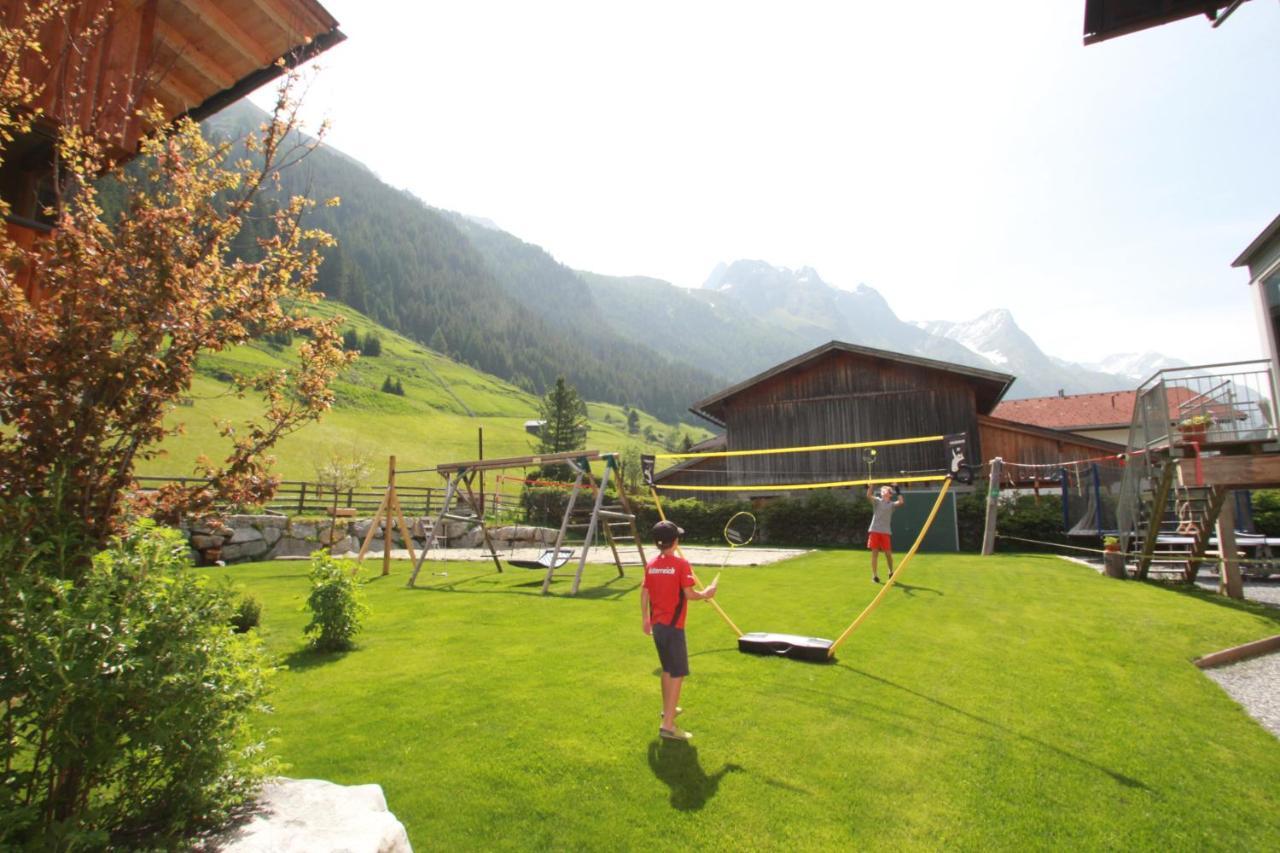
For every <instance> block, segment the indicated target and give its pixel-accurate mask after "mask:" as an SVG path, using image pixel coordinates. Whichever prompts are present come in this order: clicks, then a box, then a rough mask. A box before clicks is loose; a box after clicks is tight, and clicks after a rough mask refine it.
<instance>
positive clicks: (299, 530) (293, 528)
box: [289, 521, 319, 542]
mask: <svg viewBox="0 0 1280 853" xmlns="http://www.w3.org/2000/svg"><path fill="white" fill-rule="evenodd" d="M318 527H319V525H317V524H316V523H315V522H314V521H294V522H292V523H290V525H289V535H290V536H292V537H293V538H294V539H311V540H313V541H317V542H318V541H319V540H318V539H316V530H317V528H318Z"/></svg>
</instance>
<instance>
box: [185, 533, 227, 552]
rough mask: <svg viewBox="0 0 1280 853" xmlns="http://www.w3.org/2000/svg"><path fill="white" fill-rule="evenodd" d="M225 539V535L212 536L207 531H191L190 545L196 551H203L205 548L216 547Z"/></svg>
mask: <svg viewBox="0 0 1280 853" xmlns="http://www.w3.org/2000/svg"><path fill="white" fill-rule="evenodd" d="M224 541H226V537H225V536H214V535H211V534H207V533H192V534H191V547H193V548H195V549H196V550H197V551H203V550H204V549H205V548H218V547H221V545H222V543H223V542H224Z"/></svg>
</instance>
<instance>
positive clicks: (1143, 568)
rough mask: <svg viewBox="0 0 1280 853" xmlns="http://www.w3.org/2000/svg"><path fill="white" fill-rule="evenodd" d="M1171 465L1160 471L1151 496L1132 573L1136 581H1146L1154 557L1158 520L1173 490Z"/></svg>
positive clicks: (1166, 465)
mask: <svg viewBox="0 0 1280 853" xmlns="http://www.w3.org/2000/svg"><path fill="white" fill-rule="evenodd" d="M1173 465H1174V463H1173V461H1172V460H1170V461H1169V462H1166V463H1165V464H1164V467H1163V468H1161V469H1160V482H1159V484H1158V485H1157V486H1156V491H1155V494H1154V495H1153V496H1152V500H1151V512H1150V513H1149V514H1148V515H1147V529H1146V531H1145V532H1144V533H1143V536H1142V553H1141V554H1140V555H1139V556H1138V567H1137V569H1136V570H1135V571H1134V573H1133V576H1134V577H1136V578H1137V579H1138V580H1146V579H1147V572H1148V570H1150V568H1151V558H1152V557H1153V556H1154V555H1155V550H1156V538H1157V537H1158V536H1159V535H1160V519H1161V518H1163V517H1164V508H1165V507H1166V506H1168V505H1169V491H1170V490H1171V489H1172V488H1173Z"/></svg>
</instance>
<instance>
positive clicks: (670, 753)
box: [649, 738, 742, 812]
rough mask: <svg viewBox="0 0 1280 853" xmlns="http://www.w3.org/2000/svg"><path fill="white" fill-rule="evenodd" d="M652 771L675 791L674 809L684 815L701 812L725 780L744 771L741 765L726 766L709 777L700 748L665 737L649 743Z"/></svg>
mask: <svg viewBox="0 0 1280 853" xmlns="http://www.w3.org/2000/svg"><path fill="white" fill-rule="evenodd" d="M649 769H650V770H652V771H653V775H654V776H657V777H658V778H659V779H661V780H662V782H663V783H665V784H666V786H667V787H668V788H670V789H671V807H672V808H674V809H676V810H677V811H682V812H694V811H698V810H699V809H701V808H702V807H703V806H705V805H706V804H707V800H710V799H711V798H712V797H714V796H715V795H716V791H717V790H718V789H719V787H720V780H721V779H723V778H724V777H725V776H726V775H728V774H730V773H736V772H738V771H740V770H742V768H741V767H739V766H738V765H737V764H726V765H725V766H724V767H721V768H720V769H719V770H717V771H716V772H715V773H713V774H712V775H710V776H708V775H707V772H706V771H705V770H703V769H702V764H701V763H700V762H699V761H698V748H697V747H696V746H692V745H690V744H689V743H687V742H682V741H676V740H664V739H662V738H658V739H657V740H654V741H651V742H650V743H649Z"/></svg>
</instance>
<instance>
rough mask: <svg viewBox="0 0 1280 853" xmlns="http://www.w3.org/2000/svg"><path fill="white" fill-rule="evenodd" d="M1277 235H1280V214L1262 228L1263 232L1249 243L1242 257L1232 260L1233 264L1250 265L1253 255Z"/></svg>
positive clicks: (1238, 265) (1237, 265) (1234, 265)
mask: <svg viewBox="0 0 1280 853" xmlns="http://www.w3.org/2000/svg"><path fill="white" fill-rule="evenodd" d="M1276 235H1280V215H1277V216H1276V218H1275V219H1273V220H1271V224H1270V225H1268V226H1267V227H1266V228H1264V229H1262V233H1261V234H1259V235H1258V236H1257V237H1255V238H1254V240H1253V242H1252V243H1250V244H1249V246H1248V248H1246V249H1245V250H1244V251H1243V252H1241V253H1240V257H1238V258H1236V259H1235V260H1234V261H1232V262H1231V266H1233V267H1243V266H1248V264H1249V262H1250V261H1252V260H1253V256H1254V255H1255V254H1256V253H1257V252H1258V250H1259V249H1261V248H1262V247H1263V246H1264V245H1265V244H1266V243H1268V242H1270V241H1271V239H1272V238H1273V237H1275V236H1276Z"/></svg>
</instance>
